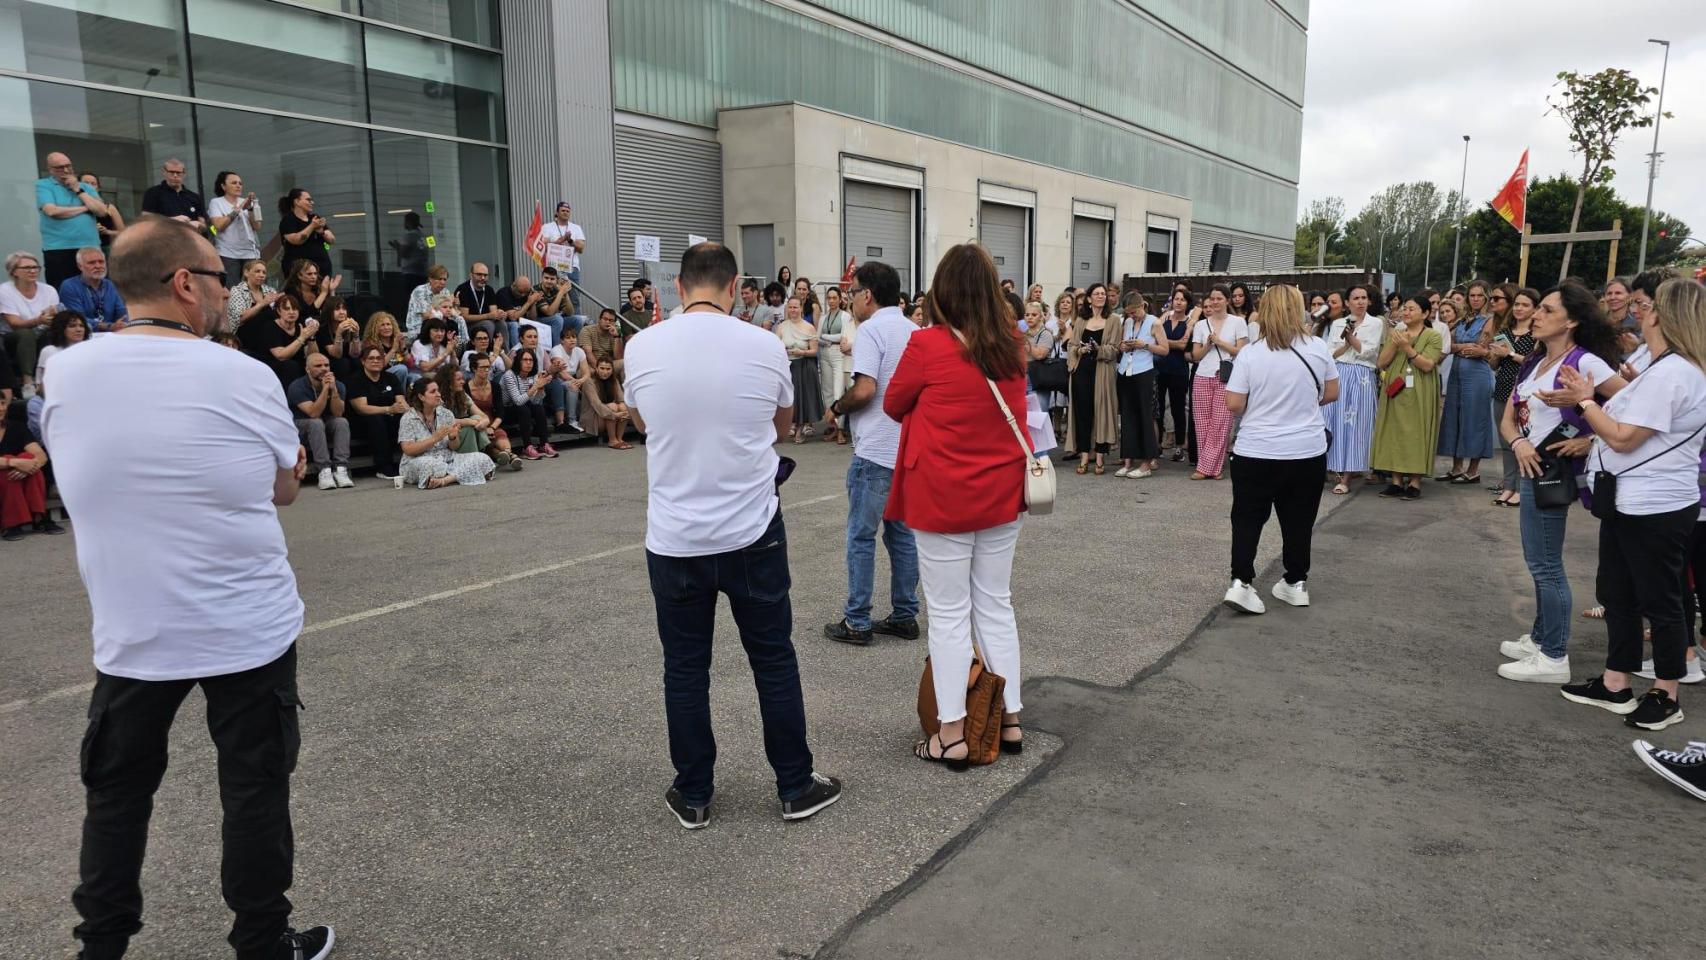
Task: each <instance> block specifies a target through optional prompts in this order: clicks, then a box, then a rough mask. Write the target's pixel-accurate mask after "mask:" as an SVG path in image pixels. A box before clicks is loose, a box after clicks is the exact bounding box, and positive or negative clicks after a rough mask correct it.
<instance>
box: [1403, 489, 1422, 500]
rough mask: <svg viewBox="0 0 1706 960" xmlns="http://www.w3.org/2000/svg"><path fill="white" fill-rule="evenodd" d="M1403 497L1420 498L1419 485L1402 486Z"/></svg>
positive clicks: (1409, 498)
mask: <svg viewBox="0 0 1706 960" xmlns="http://www.w3.org/2000/svg"><path fill="white" fill-rule="evenodd" d="M1404 499H1405V500H1420V499H1422V488H1421V487H1405V488H1404Z"/></svg>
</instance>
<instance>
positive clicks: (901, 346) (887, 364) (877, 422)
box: [849, 307, 918, 470]
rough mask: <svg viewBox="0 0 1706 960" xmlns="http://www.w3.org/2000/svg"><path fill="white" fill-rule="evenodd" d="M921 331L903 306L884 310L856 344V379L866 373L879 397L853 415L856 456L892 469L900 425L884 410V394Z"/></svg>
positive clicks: (861, 332)
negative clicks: (918, 330) (907, 344)
mask: <svg viewBox="0 0 1706 960" xmlns="http://www.w3.org/2000/svg"><path fill="white" fill-rule="evenodd" d="M917 329H918V328H917V327H915V326H913V325H912V321H911V320H908V319H906V314H904V313H901V312H900V308H899V307H883V308H882V309H881V310H878V311H877V312H876V313H873V314H871V318H870V319H869V320H866V321H865V322H864V323H862V324H860V325H859V336H858V337H857V338H855V339H854V341H853V374H854V376H859V375H861V374H862V375H864V376H867V377H870V378H871V379H873V380H875V381H877V394H876V396H874V397H872V398H871V402H870V405H868V406H866V407H863V408H861V409H858V410H855V411H853V413H852V414H850V415H849V421H850V422H851V423H852V426H853V455H854V456H856V457H858V458H859V459H861V460H869V461H871V462H872V463H874V464H877V465H878V466H881V467H887V468H888V469H890V470H893V469H894V461H895V458H896V457H898V456H899V455H900V423H899V421H896V420H894V419H892V418H891V417H889V415H888V414H887V413H885V412H884V411H883V394H885V393H887V392H888V389H889V379H890V378H892V377H893V376H894V368H895V367H898V366H900V355H901V354H902V353H904V352H905V351H906V342H907V341H908V340H909V339H911V338H912V334H913V333H914V332H915V331H917Z"/></svg>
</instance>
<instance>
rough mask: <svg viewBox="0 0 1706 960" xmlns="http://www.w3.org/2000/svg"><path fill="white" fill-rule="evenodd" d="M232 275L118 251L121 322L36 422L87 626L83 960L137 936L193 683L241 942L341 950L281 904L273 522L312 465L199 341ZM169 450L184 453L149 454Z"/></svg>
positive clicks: (140, 232) (283, 707)
mask: <svg viewBox="0 0 1706 960" xmlns="http://www.w3.org/2000/svg"><path fill="white" fill-rule="evenodd" d="M223 274H224V271H223V269H222V264H221V263H220V262H219V257H218V256H217V254H216V253H215V251H214V249H213V247H212V245H211V244H209V243H208V242H207V241H206V240H203V239H202V238H201V237H199V236H198V235H196V233H195V232H194V231H193V230H191V229H190V228H189V227H186V226H184V225H182V224H180V223H175V222H171V221H166V220H153V219H145V220H143V221H142V222H141V223H138V224H136V225H134V226H132V227H130V228H128V229H127V230H125V231H124V232H123V233H121V234H120V235H119V236H118V239H116V240H115V241H114V242H113V248H112V279H113V282H114V283H115V284H116V285H117V286H118V288H119V291H120V293H121V294H122V295H123V296H124V297H125V299H126V300H127V301H128V303H129V304H130V306H131V308H132V312H131V319H130V322H129V323H128V324H127V325H126V327H125V329H124V330H122V331H119V332H117V333H114V334H112V335H110V336H106V337H100V338H97V339H95V340H91V341H90V342H88V343H86V344H83V345H81V346H79V347H78V348H77V349H76V350H67V351H64V353H63V354H61V355H59V356H56V357H55V358H54V363H53V380H54V386H55V389H54V391H53V393H52V394H51V395H50V396H49V397H48V400H47V403H46V405H45V406H44V409H43V412H42V429H43V432H44V433H45V434H46V436H47V445H48V446H49V447H50V448H51V449H52V450H53V460H54V469H55V471H56V478H57V480H58V484H59V492H60V495H61V496H62V497H63V498H64V500H65V505H66V508H67V509H68V510H69V511H70V512H71V513H72V514H74V515H75V516H76V518H77V520H76V523H74V524H73V526H72V531H73V533H75V535H76V537H77V566H78V570H79V572H80V573H81V574H82V577H83V584H84V586H85V587H86V588H87V590H88V594H89V606H90V608H91V610H92V612H93V614H94V630H93V639H94V648H95V670H96V673H95V691H94V693H93V694H92V696H91V700H90V704H89V727H88V730H87V732H86V733H85V734H84V736H83V746H82V754H81V761H80V764H81V773H82V779H83V784H84V787H85V788H86V791H87V801H88V802H87V810H86V814H85V819H84V825H83V850H82V856H81V861H80V862H81V882H80V883H79V884H78V887H77V891H76V893H75V894H74V895H73V897H72V901H73V903H75V904H76V907H77V911H78V913H79V914H81V915H82V918H83V922H82V923H80V924H78V926H77V928H76V931H75V934H76V936H77V938H78V939H80V940H82V941H83V952H82V956H84V957H85V958H87V960H104V958H109V957H118V956H120V955H122V954H123V953H124V950H125V946H126V944H127V942H128V941H129V939H130V937H131V936H132V935H134V934H135V933H136V932H137V930H139V929H141V927H142V915H141V914H142V889H141V877H142V855H143V849H144V847H145V845H146V840H147V836H148V819H149V814H150V811H151V809H152V804H153V795H154V791H155V790H156V789H157V788H158V787H159V784H160V779H161V777H162V776H164V774H165V772H166V742H167V735H168V732H169V730H170V728H171V725H172V718H173V716H174V715H175V714H176V712H177V710H178V708H179V707H180V706H181V705H182V704H183V701H184V698H185V697H187V696H188V695H189V692H190V690H191V688H193V687H196V686H200V687H201V688H202V693H203V694H204V695H205V696H206V700H207V722H208V729H209V731H210V732H211V733H212V735H213V741H214V746H215V747H216V748H217V751H218V756H219V763H218V777H219V794H220V798H221V801H222V803H223V805H224V808H225V822H224V837H225V840H224V853H223V858H224V867H223V869H222V871H221V874H222V887H223V892H224V895H225V901H226V903H227V904H229V905H230V906H231V908H232V909H233V911H234V912H235V913H236V921H235V923H234V925H233V926H232V929H231V935H230V941H231V944H232V946H234V947H235V948H236V950H237V955H238V956H240V957H260V956H267V957H272V956H293V955H294V956H295V957H298V958H304V960H310V958H321V957H324V956H326V955H327V954H328V953H330V952H331V948H332V942H333V936H332V931H331V929H330V928H329V927H314V928H313V929H311V930H306V931H303V932H301V933H296V932H293V931H291V929H290V928H289V927H288V926H287V921H288V920H289V918H290V901H289V900H288V899H287V898H286V897H285V891H286V890H287V889H289V887H290V883H291V870H292V862H293V859H294V852H293V847H294V842H293V840H292V833H291V826H290V774H291V771H292V770H294V769H295V767H296V756H297V750H298V749H299V747H300V731H299V727H298V721H297V711H298V710H299V709H301V706H302V703H301V700H300V699H299V698H298V696H297V688H296V637H297V635H298V634H299V633H301V632H302V599H301V597H300V596H299V595H298V594H297V590H296V578H295V575H294V574H293V573H292V572H291V569H290V558H289V556H288V555H287V552H286V549H285V542H284V531H283V530H282V529H281V528H280V527H279V522H278V509H277V508H278V507H280V506H284V505H287V504H289V503H291V502H292V501H294V500H295V499H296V493H297V489H298V485H299V484H300V482H301V480H302V475H303V472H304V471H305V469H306V466H307V461H306V456H307V454H306V451H304V450H303V448H302V446H301V445H300V444H299V443H298V441H297V434H296V426H295V424H294V423H292V422H291V416H290V412H289V410H288V408H287V407H286V406H285V400H284V394H283V392H282V390H281V389H280V387H279V383H278V380H277V378H275V377H272V376H270V375H269V373H268V371H267V368H266V367H264V366H262V365H261V364H260V363H259V362H258V361H256V360H253V359H251V358H250V357H248V356H246V355H245V354H243V353H241V352H240V351H236V350H228V349H226V348H225V347H222V346H220V345H219V344H217V343H214V342H213V341H211V340H206V339H203V337H205V336H206V335H207V334H208V333H210V332H212V331H213V330H215V329H218V327H219V326H220V324H221V323H222V322H223V321H224V317H225V296H226V294H225V288H224V287H223V286H222V285H221V284H220V280H221V279H223ZM162 277H164V278H165V279H164V280H162V279H161V278H162ZM162 383H167V384H173V385H174V387H173V388H172V389H170V390H164V391H162V390H161V389H160V385H161V384H162ZM161 437H194V438H195V443H193V444H179V445H178V446H177V447H176V448H175V449H174V451H173V453H172V455H170V456H162V455H161V451H160V441H159V438H161Z"/></svg>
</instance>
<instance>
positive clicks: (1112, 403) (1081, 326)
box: [1066, 283, 1120, 477]
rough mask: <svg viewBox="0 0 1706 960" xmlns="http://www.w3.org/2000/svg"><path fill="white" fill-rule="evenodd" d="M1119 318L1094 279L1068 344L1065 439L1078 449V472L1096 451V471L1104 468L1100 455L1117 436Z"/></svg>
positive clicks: (1105, 290)
mask: <svg viewBox="0 0 1706 960" xmlns="http://www.w3.org/2000/svg"><path fill="white" fill-rule="evenodd" d="M1116 324H1117V321H1116V319H1115V317H1114V312H1113V305H1112V304H1110V303H1109V302H1108V287H1107V284H1103V283H1093V284H1091V285H1090V289H1089V290H1088V291H1086V293H1085V295H1084V300H1083V303H1082V305H1080V306H1079V307H1078V316H1077V319H1075V320H1073V321H1072V335H1071V337H1070V339H1068V341H1067V345H1066V370H1067V381H1066V383H1067V388H1068V390H1069V391H1070V393H1071V396H1072V402H1071V409H1072V415H1071V417H1070V418H1069V419H1068V424H1067V430H1066V445H1067V446H1068V447H1069V448H1071V449H1073V450H1075V451H1077V453H1078V469H1077V473H1079V474H1080V475H1082V474H1084V473H1086V472H1088V471H1089V470H1090V455H1091V454H1092V453H1094V454H1095V455H1096V468H1095V469H1096V476H1098V477H1099V476H1101V475H1102V474H1103V473H1104V472H1105V471H1106V470H1107V468H1106V467H1105V466H1104V465H1103V463H1102V458H1103V457H1104V456H1105V455H1106V454H1107V452H1108V450H1109V449H1110V448H1111V447H1112V446H1113V444H1114V441H1115V440H1117V439H1119V398H1118V394H1117V393H1116V392H1115V389H1114V365H1115V362H1116V361H1117V360H1118V359H1119V355H1120V353H1119V342H1118V341H1116V340H1115V339H1114V337H1115V336H1117V335H1118V327H1117V325H1116Z"/></svg>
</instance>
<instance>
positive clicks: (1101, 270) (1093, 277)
mask: <svg viewBox="0 0 1706 960" xmlns="http://www.w3.org/2000/svg"><path fill="white" fill-rule="evenodd" d="M1108 280H1109V277H1108V221H1106V220H1093V219H1091V218H1089V217H1073V218H1072V285H1073V286H1075V287H1077V288H1079V289H1080V290H1082V289H1084V288H1085V287H1088V286H1089V285H1090V284H1092V283H1107V282H1108Z"/></svg>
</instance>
